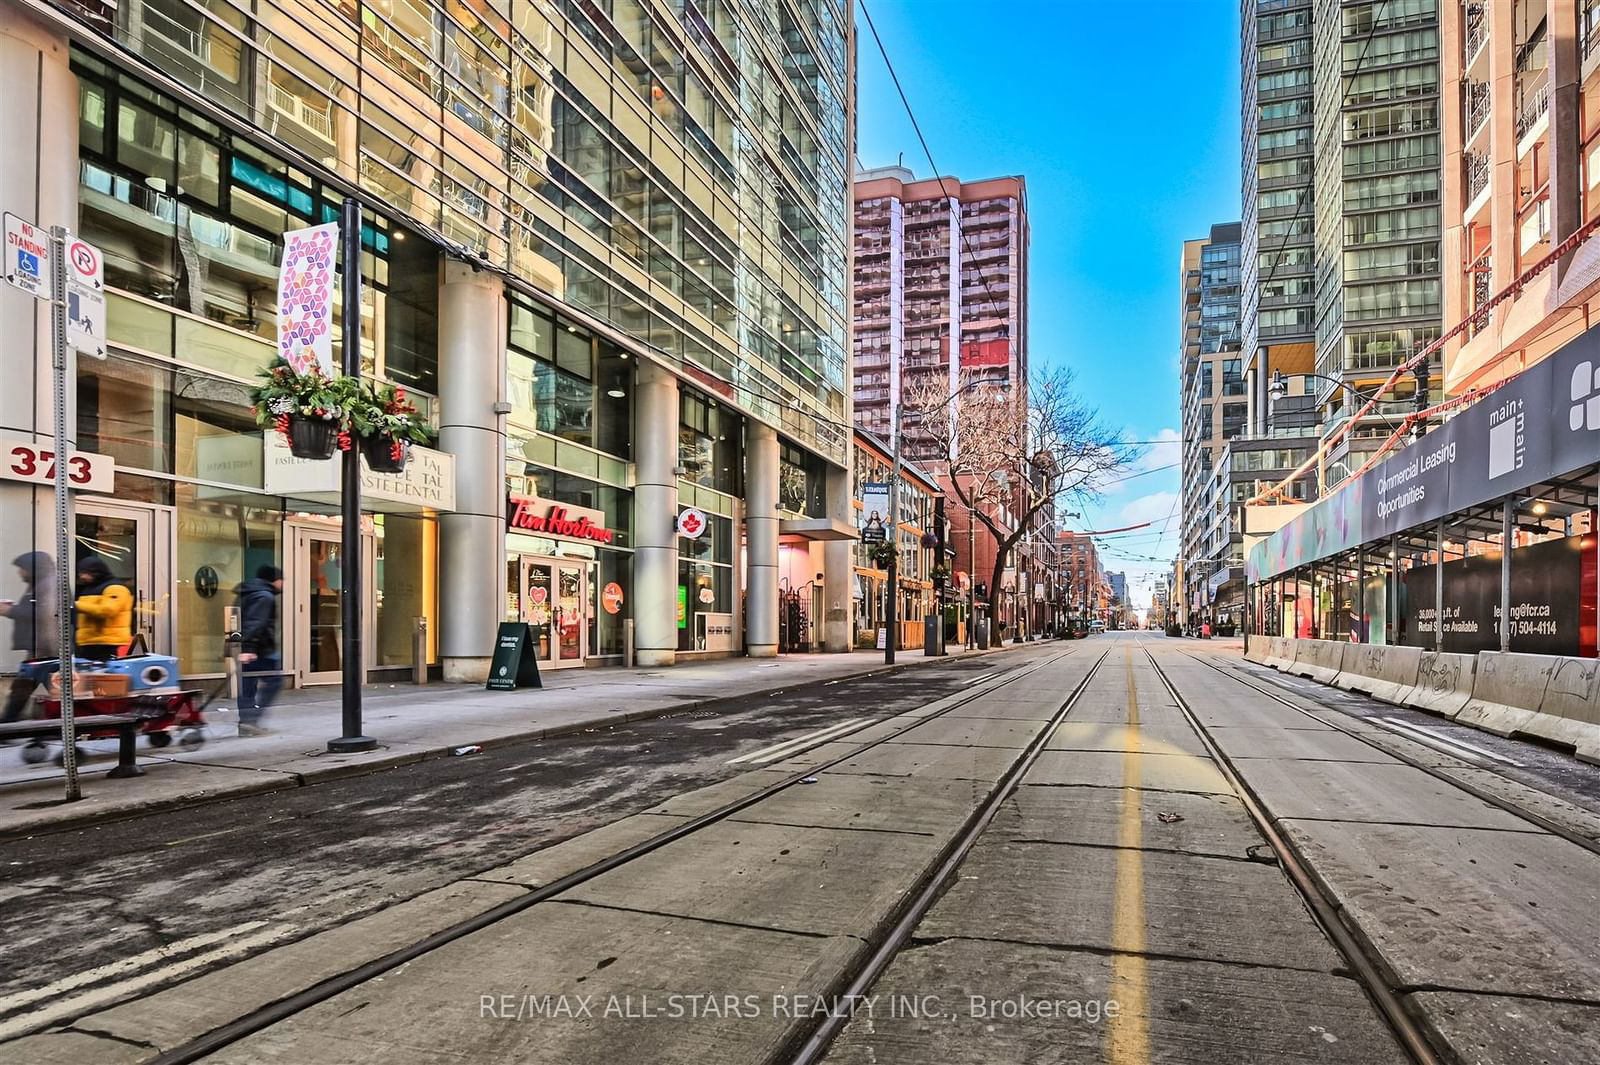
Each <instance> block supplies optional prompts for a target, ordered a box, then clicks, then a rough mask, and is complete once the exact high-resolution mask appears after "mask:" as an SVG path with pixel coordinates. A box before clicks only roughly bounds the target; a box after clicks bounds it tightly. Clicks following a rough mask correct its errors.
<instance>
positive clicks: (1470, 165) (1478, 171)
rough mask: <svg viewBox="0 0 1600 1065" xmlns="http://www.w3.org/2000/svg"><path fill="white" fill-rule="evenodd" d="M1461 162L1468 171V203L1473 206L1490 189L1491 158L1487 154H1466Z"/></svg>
mask: <svg viewBox="0 0 1600 1065" xmlns="http://www.w3.org/2000/svg"><path fill="white" fill-rule="evenodd" d="M1461 162H1462V165H1463V166H1464V167H1465V168H1466V171H1467V203H1469V204H1471V203H1474V202H1475V201H1476V200H1477V199H1478V195H1479V194H1480V193H1482V192H1483V190H1484V189H1486V188H1488V187H1489V171H1490V166H1489V156H1488V154H1487V153H1485V152H1464V153H1463V154H1462V156H1461Z"/></svg>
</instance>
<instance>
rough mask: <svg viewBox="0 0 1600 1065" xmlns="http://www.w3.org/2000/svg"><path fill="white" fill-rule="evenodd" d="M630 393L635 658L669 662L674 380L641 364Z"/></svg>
mask: <svg viewBox="0 0 1600 1065" xmlns="http://www.w3.org/2000/svg"><path fill="white" fill-rule="evenodd" d="M634 391H635V402H634V405H633V458H634V469H635V481H634V488H633V624H634V628H633V633H634V647H635V652H634V661H635V662H636V663H638V664H639V665H640V666H670V665H672V664H673V663H674V662H675V661H677V657H678V535H677V521H678V478H677V475H676V474H675V473H673V472H672V471H673V469H674V468H675V467H676V466H677V463H678V421H679V415H678V379H677V378H676V377H674V376H672V374H670V373H668V372H667V371H666V370H664V369H662V368H661V367H659V366H657V365H655V364H654V363H649V362H641V363H640V364H639V379H638V384H637V385H635V386H634Z"/></svg>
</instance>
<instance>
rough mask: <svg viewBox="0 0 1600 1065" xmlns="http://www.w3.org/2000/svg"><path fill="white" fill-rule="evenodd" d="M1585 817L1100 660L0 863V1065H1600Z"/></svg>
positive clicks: (569, 749)
mask: <svg viewBox="0 0 1600 1065" xmlns="http://www.w3.org/2000/svg"><path fill="white" fill-rule="evenodd" d="M1147 650H1148V652H1150V654H1147ZM1219 651H1220V653H1219ZM1152 654H1153V658H1152V657H1151V655H1152ZM1258 689H1260V690H1258ZM1397 726H1398V727H1397ZM1466 742H1470V743H1471V745H1472V747H1471V748H1468V747H1464V746H1461V744H1462V743H1466ZM1462 784H1470V786H1471V787H1473V788H1474V789H1476V791H1477V792H1478V794H1474V793H1472V792H1468V791H1466V790H1464V789H1463V787H1462ZM1241 788H1242V789H1243V790H1241ZM1485 795H1487V796H1489V797H1488V798H1487V799H1486V798H1484V797H1483V796H1485ZM1597 797H1600V771H1596V770H1594V769H1593V767H1586V766H1581V765H1579V764H1577V763H1576V762H1574V761H1572V760H1571V759H1570V758H1567V757H1566V756H1564V755H1561V754H1560V753H1558V752H1553V751H1547V750H1542V749H1535V748H1530V747H1528V746H1527V745H1525V744H1519V743H1513V742H1511V741H1501V740H1494V739H1493V738H1492V737H1483V736H1481V735H1474V737H1473V739H1472V740H1471V741H1465V740H1462V738H1461V737H1460V736H1458V735H1456V734H1455V733H1453V732H1451V731H1450V730H1448V729H1445V728H1443V727H1442V726H1440V725H1439V723H1438V722H1437V721H1433V720H1431V719H1428V718H1427V717H1425V716H1424V715H1414V714H1407V713H1402V712H1398V711H1396V710H1395V709H1394V708H1392V707H1385V706H1383V705H1382V704H1377V703H1373V702H1372V701H1371V700H1367V699H1364V698H1362V697H1359V696H1352V695H1349V694H1348V693H1343V692H1330V691H1328V690H1327V689H1321V688H1319V687H1317V686H1313V685H1301V684H1294V685H1284V684H1282V683H1279V682H1277V681H1275V680H1274V679H1273V678H1272V677H1270V676H1266V675H1263V674H1262V672H1261V671H1259V670H1256V669H1255V668H1254V667H1249V666H1246V665H1245V664H1243V663H1241V662H1240V661H1239V659H1238V658H1237V653H1236V650H1235V651H1229V650H1227V649H1218V648H1216V647H1215V646H1214V645H1211V644H1206V643H1202V642H1199V641H1189V640H1179V639H1166V638H1163V637H1159V636H1149V635H1144V634H1107V635H1104V636H1097V637H1093V638H1091V639H1089V640H1084V641H1075V642H1069V643H1057V644H1051V645H1043V646H1039V647H1036V648H1030V649H1027V650H1025V651H1021V652H1018V653H1016V654H1014V655H1008V656H1006V658H1005V659H1004V661H1003V664H1001V663H1000V662H999V661H998V660H989V661H985V662H973V663H962V664H958V665H956V666H953V667H930V668H928V669H925V670H921V671H917V672H916V673H914V674H897V675H889V676H883V677H874V678H865V679H862V680H859V681H851V682H845V683H841V684H838V685H834V686H830V687H817V688H814V689H807V690H804V691H798V692H794V693H788V694H786V695H785V696H783V697H780V698H779V699H776V700H773V701H771V702H770V703H768V704H765V705H752V706H747V707H736V708H733V709H730V710H727V711H725V712H723V713H719V714H717V715H716V716H714V717H705V718H694V717H686V718H674V719H666V720H662V721H657V722H651V723H648V724H639V725H636V726H633V727H630V728H628V729H625V730H619V731H618V732H617V733H614V734H608V735H603V736H596V737H592V738H590V737H574V738H571V739H568V740H562V741H554V742H550V743H545V744H529V745H524V746H520V747H519V746H513V747H508V748H505V749H503V750H499V751H494V752H490V753H488V754H485V755H480V756H472V757H468V758H463V759H458V760H449V761H443V762H433V763H423V764H420V765H416V766H410V767H403V768H399V769H396V770H393V771H391V772H389V773H385V774H380V775H377V776H373V777H363V778H356V779H352V780H348V781H341V782H333V783H329V784H326V785H315V786H311V787H307V788H302V789H298V790H297V791H295V792H293V793H289V794H286V795H284V796H282V797H281V798H279V797H271V798H270V799H267V798H263V799H261V800H258V801H256V802H254V803H251V802H248V801H241V802H239V803H237V804H234V803H227V804H218V805H215V806H209V807H204V808H201V809H199V810H191V811H187V812H177V813H174V814H170V815H153V816H151V817H148V818H142V819H138V820H134V821H129V822H124V823H120V824H118V825H115V826H112V825H108V826H105V827H104V828H103V829H99V830H90V831H85V832H79V833H71V834H63V835H57V836H51V837H41V838H38V839H35V840H30V841H18V842H15V843H12V844H8V845H5V847H4V848H3V849H4V850H5V851H6V852H7V853H6V854H5V855H4V859H3V860H4V861H6V862H7V865H6V866H5V868H6V869H7V871H8V873H9V874H10V875H9V876H8V877H7V881H6V885H5V888H4V891H5V896H4V897H5V898H6V899H7V903H8V905H7V906H6V907H4V909H3V910H0V922H3V923H4V931H5V934H6V935H7V937H8V938H7V942H8V946H11V947H12V948H13V949H9V950H8V951H7V953H6V957H5V961H4V963H3V964H4V965H5V966H6V968H5V969H4V970H3V972H0V977H3V979H4V981H5V983H4V985H3V986H4V990H5V997H3V998H0V1065H4V1063H11V1062H17V1063H23V1062H26V1063H28V1065H36V1063H49V1062H82V1061H97V1062H98V1061H104V1062H149V1061H152V1060H155V1059H156V1058H157V1056H158V1055H160V1054H161V1053H163V1052H167V1051H172V1050H175V1049H177V1050H187V1051H193V1055H192V1057H191V1058H188V1059H186V1060H204V1061H211V1062H230V1063H261V1062H296V1063H301V1062H305V1063H322V1062H329V1063H334V1062H350V1063H368V1062H371V1063H377V1062H384V1063H394V1062H400V1063H409V1062H419V1063H422V1062H426V1063H433V1062H449V1061H463V1062H467V1061H471V1062H481V1061H519V1062H562V1063H570V1062H614V1061H626V1062H696V1063H703V1062H729V1063H741V1065H742V1063H750V1062H787V1061H791V1060H793V1055H794V1053H795V1051H796V1049H797V1048H798V1047H799V1046H801V1045H802V1043H804V1042H805V1040H807V1039H808V1038H809V1037H810V1036H811V1035H812V1034H813V1033H814V1032H816V1031H818V1029H819V1026H821V1025H824V1024H828V1023H831V1022H834V1021H837V1022H838V1023H837V1029H838V1034H837V1038H835V1039H834V1040H833V1041H832V1043H831V1044H830V1045H828V1046H827V1047H826V1048H825V1051H824V1053H825V1056H826V1059H827V1060H828V1061H830V1062H852V1063H853V1062H862V1063H866V1062H874V1063H884V1062H906V1063H925V1062H932V1061H940V1062H946V1061H950V1062H1008V1063H1009V1062H1063V1063H1065V1062H1073V1063H1077V1062H1107V1063H1113V1065H1122V1063H1135V1062H1140V1063H1142V1062H1154V1061H1159V1062H1196V1063H1204V1065H1216V1063H1218V1062H1227V1063H1229V1065H1233V1063H1241V1065H1242V1063H1279V1062H1283V1063H1288V1062H1296V1063H1301V1062H1329V1063H1338V1065H1361V1063H1368V1062H1371V1063H1390V1062H1395V1063H1400V1062H1406V1061H1410V1060H1414V1059H1413V1058H1412V1057H1411V1056H1410V1055H1409V1054H1408V1052H1407V1051H1406V1050H1405V1049H1404V1043H1405V1040H1406V1039H1408V1038H1410V1039H1415V1040H1418V1041H1419V1042H1420V1043H1421V1044H1423V1045H1426V1046H1428V1047H1432V1048H1433V1049H1434V1050H1435V1051H1437V1052H1438V1053H1439V1054H1440V1060H1446V1061H1449V1060H1456V1061H1462V1062H1470V1063H1474V1065H1476V1063H1484V1065H1488V1063H1491V1062H1493V1063H1497V1065H1498V1063H1510V1065H1524V1063H1527V1065H1532V1063H1536V1062H1545V1063H1556V1062H1561V1063H1568V1062H1583V1061H1600V996H1597V994H1596V992H1595V990H1594V989H1595V988H1596V987H1600V926H1597V924H1596V922H1595V921H1594V914H1595V913H1597V912H1600V897H1597V896H1600V855H1597V853H1596V851H1595V849H1593V848H1592V847H1590V846H1589V845H1588V842H1587V841H1589V840H1591V839H1592V838H1593V837H1594V836H1595V835H1596V834H1597V833H1595V832H1592V831H1587V830H1590V829H1593V828H1594V827H1595V826H1597V825H1600V798H1597ZM1252 802H1253V804H1254V806H1255V809H1256V812H1257V814H1258V815H1259V817H1260V818H1261V819H1262V821H1260V822H1258V821H1257V820H1255V819H1253V817H1252V812H1251V804H1252ZM1519 811H1535V812H1538V813H1539V814H1540V816H1542V817H1545V818H1547V819H1548V820H1549V822H1550V823H1553V824H1556V825H1559V826H1560V831H1551V830H1549V828H1548V827H1542V825H1541V824H1536V823H1535V822H1534V821H1533V820H1530V819H1529V818H1528V817H1526V816H1523V814H1522V813H1519ZM1263 823H1264V824H1265V826H1267V830H1268V832H1270V833H1271V834H1274V835H1275V836H1276V838H1277V839H1278V840H1279V842H1280V843H1281V844H1282V846H1283V847H1284V848H1285V850H1284V852H1283V853H1279V852H1278V851H1277V850H1275V849H1274V847H1273V846H1272V845H1271V843H1270V842H1269V835H1268V834H1265V833H1264V832H1263ZM957 857H959V858H960V860H959V862H956V860H955V859H956V858H957ZM946 859H949V861H947V860H946ZM13 862H20V863H21V864H20V865H13V864H10V863H13ZM597 862H605V863H606V864H605V865H604V866H603V867H597V866H596V864H595V863H597ZM1289 863H1298V867H1300V868H1303V869H1304V870H1305V878H1304V880H1303V881H1302V882H1301V883H1299V884H1297V883H1296V882H1295V881H1294V880H1292V879H1291V877H1290V876H1289V875H1287V872H1286V868H1287V865H1288V864H1289ZM944 872H948V873H949V875H948V876H944V875H942V874H943V873H944ZM571 874H580V875H577V876H571V878H570V879H569V880H563V879H562V878H564V877H569V876H570V875H571ZM558 881H560V882H559V883H558ZM552 885H553V886H552ZM930 885H931V886H932V887H933V888H934V889H936V890H930V891H928V898H929V900H930V902H931V905H929V906H928V907H926V908H925V909H924V908H918V909H916V910H912V909H910V907H911V906H912V903H913V902H914V901H915V900H917V899H918V898H920V897H921V896H922V895H923V893H924V891H925V889H929V888H930ZM1308 900H1311V901H1314V902H1315V903H1316V905H1317V906H1319V907H1322V908H1323V912H1324V913H1326V914H1328V915H1330V916H1329V918H1328V919H1329V920H1330V921H1331V922H1333V924H1334V926H1335V927H1336V928H1337V929H1338V930H1339V932H1340V936H1339V937H1338V938H1337V939H1336V938H1334V937H1331V936H1330V935H1329V931H1328V929H1327V928H1325V927H1323V926H1322V925H1321V924H1319V922H1318V920H1317V919H1316V918H1315V917H1314V916H1313V909H1312V907H1311V905H1310V901H1308ZM901 928H903V929H904V930H905V931H906V933H907V934H906V935H905V936H904V937H903V938H902V937H901V936H900V935H899V934H898V932H897V929H901ZM18 947H20V948H21V949H20V950H19V949H16V948H18ZM397 952H399V953H397ZM875 954H881V957H882V960H883V961H884V962H885V963H886V964H885V965H884V967H883V969H882V971H881V975H880V976H878V978H877V979H876V980H874V981H871V982H870V983H867V984H865V985H864V987H863V988H862V989H861V992H862V993H861V995H860V997H850V998H845V997H841V996H842V995H843V994H844V993H845V992H846V991H847V990H849V989H851V988H852V987H853V985H854V983H857V982H860V980H861V979H862V977H861V974H862V973H863V972H864V971H865V968H866V966H867V965H868V962H869V959H871V958H872V957H873V956H874V955H875ZM1386 1008H1388V1009H1389V1010H1391V1011H1392V1012H1390V1013H1386V1012H1385V1009H1386ZM829 1030H830V1031H831V1030H832V1029H831V1028H830V1029H829ZM211 1033H221V1034H220V1035H218V1036H217V1037H216V1038H215V1039H214V1040H213V1041H211V1042H208V1043H203V1044H202V1043H196V1042H194V1041H195V1040H202V1039H205V1038H207V1037H208V1034H211Z"/></svg>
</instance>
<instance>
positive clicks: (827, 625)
mask: <svg viewBox="0 0 1600 1065" xmlns="http://www.w3.org/2000/svg"><path fill="white" fill-rule="evenodd" d="M851 480H852V479H851V472H850V470H849V469H848V468H846V467H843V466H829V467H828V480H827V501H828V517H830V518H832V519H833V520H834V521H842V522H844V523H845V524H846V525H849V526H851V527H852V528H853V527H854V526H855V512H854V508H853V507H851V505H850V501H851V499H852V498H854V496H855V489H854V486H853V485H852V483H851ZM855 545H856V542H855V541H854V540H829V541H828V542H827V544H825V545H824V546H823V549H822V557H823V566H822V573H823V580H822V609H823V615H822V617H823V624H822V643H823V649H824V650H827V651H833V652H839V651H849V650H850V649H851V646H852V644H853V634H852V632H851V619H852V617H853V615H854V612H855V595H854V593H855V580H856V577H855Z"/></svg>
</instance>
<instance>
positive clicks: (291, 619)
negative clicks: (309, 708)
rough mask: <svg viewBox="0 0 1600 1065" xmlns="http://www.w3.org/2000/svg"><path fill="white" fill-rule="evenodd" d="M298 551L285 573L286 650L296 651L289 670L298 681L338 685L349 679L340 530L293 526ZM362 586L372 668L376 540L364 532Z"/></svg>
mask: <svg viewBox="0 0 1600 1065" xmlns="http://www.w3.org/2000/svg"><path fill="white" fill-rule="evenodd" d="M290 528H291V529H292V531H293V534H294V541H293V543H294V549H293V550H292V551H291V552H289V567H288V572H286V573H285V574H284V589H285V593H286V594H285V595H284V599H285V600H287V602H288V606H289V610H288V612H287V615H286V616H285V617H284V618H283V621H284V622H285V623H286V628H288V629H289V630H290V631H287V632H284V633H283V637H284V639H283V646H284V647H286V648H292V649H293V655H294V657H293V659H292V661H291V662H289V663H285V669H287V670H289V671H290V672H293V673H294V674H295V677H296V680H297V683H298V684H300V685H307V684H338V683H340V682H341V681H342V680H343V679H344V674H343V670H344V604H343V601H342V597H341V595H340V590H341V587H342V569H341V566H340V557H341V552H342V551H343V550H344V548H343V545H342V544H341V542H340V531H339V527H338V526H337V525H332V524H330V525H329V526H327V527H317V528H308V527H306V526H300V525H295V526H291V527H290ZM361 551H362V573H363V574H364V575H365V577H364V579H363V581H362V583H363V585H364V586H365V591H366V593H367V594H366V600H367V604H366V609H365V610H363V611H362V616H363V619H364V621H365V625H364V626H363V629H364V631H363V634H362V643H363V645H364V646H365V647H366V648H367V650H368V653H367V655H366V656H365V657H366V659H367V663H366V665H367V667H368V668H371V666H372V662H373V656H372V653H371V651H372V618H373V603H374V597H373V584H374V578H373V574H374V569H373V554H374V550H373V538H372V535H371V534H370V533H368V532H367V531H366V530H365V529H363V530H362V535H361Z"/></svg>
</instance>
